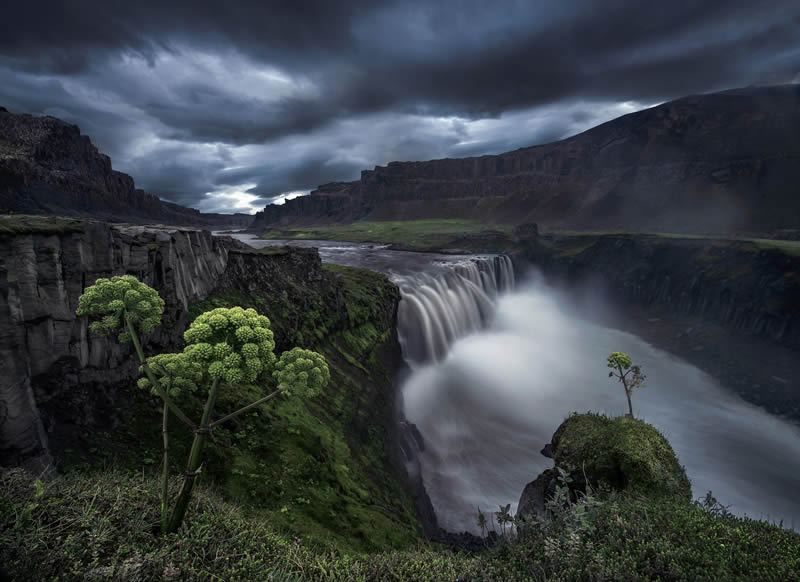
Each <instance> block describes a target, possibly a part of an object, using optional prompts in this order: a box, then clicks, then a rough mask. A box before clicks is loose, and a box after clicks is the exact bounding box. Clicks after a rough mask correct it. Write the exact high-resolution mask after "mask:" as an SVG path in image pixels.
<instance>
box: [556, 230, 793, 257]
mask: <svg viewBox="0 0 800 582" xmlns="http://www.w3.org/2000/svg"><path fill="white" fill-rule="evenodd" d="M546 235H548V236H551V237H555V238H556V239H557V240H558V239H561V240H560V241H559V244H560V245H563V246H564V247H565V251H564V252H566V253H567V254H575V253H576V252H580V250H583V248H586V247H588V246H591V244H592V239H597V238H600V237H609V238H628V239H630V238H642V239H646V240H655V241H657V240H658V239H671V240H676V239H678V240H687V241H711V244H712V245H715V246H731V245H738V247H739V248H740V249H742V250H748V245H750V247H749V250H752V251H760V250H777V251H780V252H782V253H784V254H786V255H789V256H792V257H797V256H800V241H793V240H781V239H768V238H751V237H745V236H733V237H725V236H719V235H710V234H681V233H672V232H632V231H622V230H619V231H578V230H556V231H551V232H548V233H546ZM569 239H573V241H570V240H569ZM578 241H582V242H578ZM581 244H583V245H585V246H583V247H581ZM575 248H579V249H580V250H578V251H574V252H573V251H570V250H569V249H575Z"/></svg>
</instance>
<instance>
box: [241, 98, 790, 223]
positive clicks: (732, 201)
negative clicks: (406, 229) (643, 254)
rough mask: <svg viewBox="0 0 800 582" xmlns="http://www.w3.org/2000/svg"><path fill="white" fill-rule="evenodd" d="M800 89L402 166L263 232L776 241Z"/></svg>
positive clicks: (272, 212) (285, 210) (268, 215)
mask: <svg viewBox="0 0 800 582" xmlns="http://www.w3.org/2000/svg"><path fill="white" fill-rule="evenodd" d="M799 124H800V85H785V86H775V87H749V88H745V89H738V90H732V91H725V92H721V93H713V94H708V95H692V96H688V97H683V98H681V99H677V100H675V101H670V102H668V103H664V104H662V105H658V106H656V107H653V108H650V109H646V110H643V111H638V112H635V113H631V114H629V115H625V116H622V117H619V118H617V119H614V120H612V121H609V122H607V123H604V124H602V125H599V126H597V127H595V128H592V129H590V130H588V131H585V132H583V133H581V134H578V135H575V136H573V137H570V138H567V139H564V140H562V141H558V142H554V143H550V144H545V145H539V146H534V147H528V148H523V149H519V150H516V151H513V152H508V153H504V154H500V155H486V156H481V157H473V158H463V159H442V160H432V161H427V162H392V163H390V164H388V165H387V166H378V167H376V168H375V169H374V170H366V171H363V172H362V173H361V179H360V180H358V181H355V182H337V183H332V184H326V185H323V186H320V187H319V188H318V189H317V190H316V191H314V192H312V193H311V195H310V196H305V197H300V198H296V199H294V200H290V201H287V202H286V203H285V204H283V205H282V206H276V205H270V206H267V207H266V208H265V209H264V210H263V211H262V212H260V213H258V214H257V215H256V219H255V221H254V222H253V225H252V227H251V230H252V231H253V232H258V233H262V232H264V231H266V230H268V229H269V228H274V227H282V226H294V225H297V226H301V225H302V226H305V225H319V224H330V223H350V222H353V221H357V220H363V219H368V220H406V219H409V220H410V219H420V218H474V219H478V220H482V221H487V222H496V223H506V224H520V223H524V222H537V223H538V224H539V226H540V227H543V228H545V229H578V230H616V229H622V230H631V231H636V232H695V233H731V232H747V233H753V232H757V233H765V232H770V233H772V232H774V231H777V230H780V229H792V228H797V216H800V190H798V188H800V186H798V184H800V135H798V133H797V131H794V129H793V128H795V127H797V126H798V125H799Z"/></svg>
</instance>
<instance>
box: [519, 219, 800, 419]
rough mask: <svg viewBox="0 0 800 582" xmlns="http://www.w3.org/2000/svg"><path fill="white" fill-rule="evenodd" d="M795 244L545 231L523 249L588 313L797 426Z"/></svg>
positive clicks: (799, 370) (799, 331)
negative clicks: (696, 369)
mask: <svg viewBox="0 0 800 582" xmlns="http://www.w3.org/2000/svg"><path fill="white" fill-rule="evenodd" d="M799 249H800V245H798V243H797V242H788V241H768V240H746V239H741V240H735V239H706V238H678V237H668V236H656V235H625V234H619V235H602V236H595V235H584V236H578V235H574V236H566V235H543V236H539V237H538V238H531V239H530V240H529V241H528V245H527V247H526V250H525V252H524V253H522V255H523V256H524V257H525V258H526V259H528V260H530V261H531V262H532V263H533V264H534V265H536V266H537V267H538V268H539V269H540V270H541V271H542V272H544V273H545V275H547V278H548V280H550V281H551V282H554V283H556V284H559V285H561V286H563V287H564V288H565V289H568V290H570V292H571V293H572V294H573V295H574V296H576V297H578V302H579V303H583V307H584V308H585V309H586V316H587V317H589V318H597V319H599V320H600V321H601V323H602V324H604V325H609V326H611V327H618V328H622V329H627V330H629V331H632V332H634V333H636V334H637V335H639V336H640V337H642V338H643V339H645V340H646V341H648V342H650V343H653V344H654V345H657V346H658V347H660V348H662V349H666V350H667V351H671V352H672V353H675V354H676V355H678V356H680V357H681V358H683V359H686V360H687V361H689V362H691V363H693V364H695V365H697V366H698V367H700V368H701V369H704V370H705V371H706V372H708V373H710V374H711V375H712V376H714V377H715V378H717V379H718V380H719V381H720V382H722V383H723V384H724V385H726V387H727V388H729V389H730V390H732V391H734V392H736V393H738V394H739V395H740V396H742V397H743V398H745V399H746V400H748V401H750V402H753V403H754V404H757V405H759V406H762V407H764V408H765V409H767V410H768V411H770V412H773V413H775V414H779V415H784V416H788V417H791V418H793V419H795V420H796V421H798V422H800V302H798V300H797V298H798V297H800V252H798V250H799ZM520 263H521V261H520V260H518V261H517V264H520Z"/></svg>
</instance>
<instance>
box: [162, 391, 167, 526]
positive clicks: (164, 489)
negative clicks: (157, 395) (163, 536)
mask: <svg viewBox="0 0 800 582" xmlns="http://www.w3.org/2000/svg"><path fill="white" fill-rule="evenodd" d="M168 420H169V408H168V407H167V403H166V402H165V403H164V415H163V417H162V420H161V437H162V439H163V440H164V464H163V467H162V468H161V531H162V532H165V531H166V530H167V517H168V516H167V495H168V494H169V435H168V434H167V421H168Z"/></svg>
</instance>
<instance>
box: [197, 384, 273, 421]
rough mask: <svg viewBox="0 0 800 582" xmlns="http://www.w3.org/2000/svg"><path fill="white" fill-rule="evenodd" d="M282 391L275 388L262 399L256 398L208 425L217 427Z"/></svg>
mask: <svg viewBox="0 0 800 582" xmlns="http://www.w3.org/2000/svg"><path fill="white" fill-rule="evenodd" d="M280 392H281V391H280V390H275V392H273V393H271V394H268V395H266V396H264V398H260V399H258V400H256V401H255V402H252V403H250V404H248V405H247V406H244V407H242V408H240V409H239V410H237V411H236V412H231V413H230V414H229V415H227V416H223V417H222V418H220V419H219V420H215V421H214V422H212V423H211V424H209V425H208V427H209V428H214V427H215V426H217V425H218V424H222V423H223V422H227V421H229V420H230V419H232V418H234V417H236V416H239V415H240V414H242V413H243V412H247V411H248V410H250V409H251V408H255V407H256V406H258V405H259V404H263V403H264V402H266V401H267V400H269V399H271V398H274V397H275V396H277V395H278V394H280Z"/></svg>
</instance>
